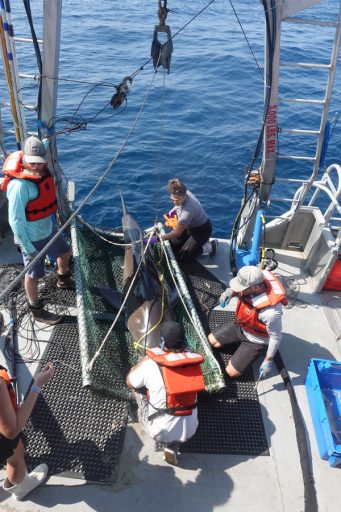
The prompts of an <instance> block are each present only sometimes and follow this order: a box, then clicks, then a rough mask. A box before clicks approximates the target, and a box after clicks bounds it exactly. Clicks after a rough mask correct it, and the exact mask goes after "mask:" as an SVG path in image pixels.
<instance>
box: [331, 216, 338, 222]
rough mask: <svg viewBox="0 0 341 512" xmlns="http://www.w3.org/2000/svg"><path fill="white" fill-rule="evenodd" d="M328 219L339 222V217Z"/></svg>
mask: <svg viewBox="0 0 341 512" xmlns="http://www.w3.org/2000/svg"><path fill="white" fill-rule="evenodd" d="M329 220H336V221H337V222H341V217H330V219H329Z"/></svg>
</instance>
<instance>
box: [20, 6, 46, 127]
mask: <svg viewBox="0 0 341 512" xmlns="http://www.w3.org/2000/svg"><path fill="white" fill-rule="evenodd" d="M23 3H24V7H25V12H26V16H27V20H28V23H29V26H30V30H31V35H32V40H33V46H34V51H35V54H36V60H37V65H38V70H39V75H40V76H41V74H42V72H43V63H42V58H41V51H40V47H39V43H38V39H37V35H36V32H35V29H34V25H33V19H32V12H31V5H30V0H23ZM41 91H42V81H41V80H39V90H38V102H37V114H38V120H40V117H41Z"/></svg>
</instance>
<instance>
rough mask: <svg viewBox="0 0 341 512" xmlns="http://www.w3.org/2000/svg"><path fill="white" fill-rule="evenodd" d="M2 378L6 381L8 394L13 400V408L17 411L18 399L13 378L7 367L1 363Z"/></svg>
mask: <svg viewBox="0 0 341 512" xmlns="http://www.w3.org/2000/svg"><path fill="white" fill-rule="evenodd" d="M0 378H3V379H4V381H5V382H6V386H7V390H8V394H9V397H10V400H11V402H12V405H13V409H14V410H15V411H16V410H17V399H16V396H15V392H14V389H13V385H12V382H13V379H11V378H10V376H9V375H8V371H7V369H6V368H5V367H4V366H1V364H0Z"/></svg>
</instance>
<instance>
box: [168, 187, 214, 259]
mask: <svg viewBox="0 0 341 512" xmlns="http://www.w3.org/2000/svg"><path fill="white" fill-rule="evenodd" d="M168 191H169V194H170V198H171V200H172V201H173V203H174V208H172V210H171V211H170V212H169V213H168V217H169V219H168V220H167V221H166V226H169V225H170V224H169V222H170V220H171V219H172V217H173V216H174V215H175V214H176V216H177V219H178V222H177V223H176V227H175V228H174V229H173V230H172V231H171V232H170V233H166V234H164V235H162V240H169V241H170V242H171V244H172V247H173V249H174V252H175V254H176V256H177V258H178V260H179V261H181V262H183V263H191V262H193V261H194V260H195V259H196V258H197V257H198V256H200V255H202V254H205V255H208V254H209V255H210V256H211V257H213V256H215V254H216V249H217V240H212V241H211V242H209V238H210V236H211V234H212V224H211V222H210V220H209V218H208V216H207V214H206V212H205V210H204V208H203V207H202V206H201V204H200V202H199V200H198V199H197V198H196V197H195V195H194V194H192V192H190V191H189V190H187V187H186V185H184V184H183V183H181V181H180V180H179V179H177V178H176V179H171V180H169V181H168ZM166 217H167V216H166ZM174 225H175V224H173V226H174Z"/></svg>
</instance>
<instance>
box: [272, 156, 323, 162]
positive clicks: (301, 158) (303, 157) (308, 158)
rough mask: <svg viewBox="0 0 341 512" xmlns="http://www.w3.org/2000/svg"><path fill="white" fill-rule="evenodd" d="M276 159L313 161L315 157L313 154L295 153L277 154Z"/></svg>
mask: <svg viewBox="0 0 341 512" xmlns="http://www.w3.org/2000/svg"><path fill="white" fill-rule="evenodd" d="M277 158H278V159H281V160H309V161H310V162H314V161H315V160H316V158H315V157H314V156H295V155H278V157H277Z"/></svg>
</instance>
